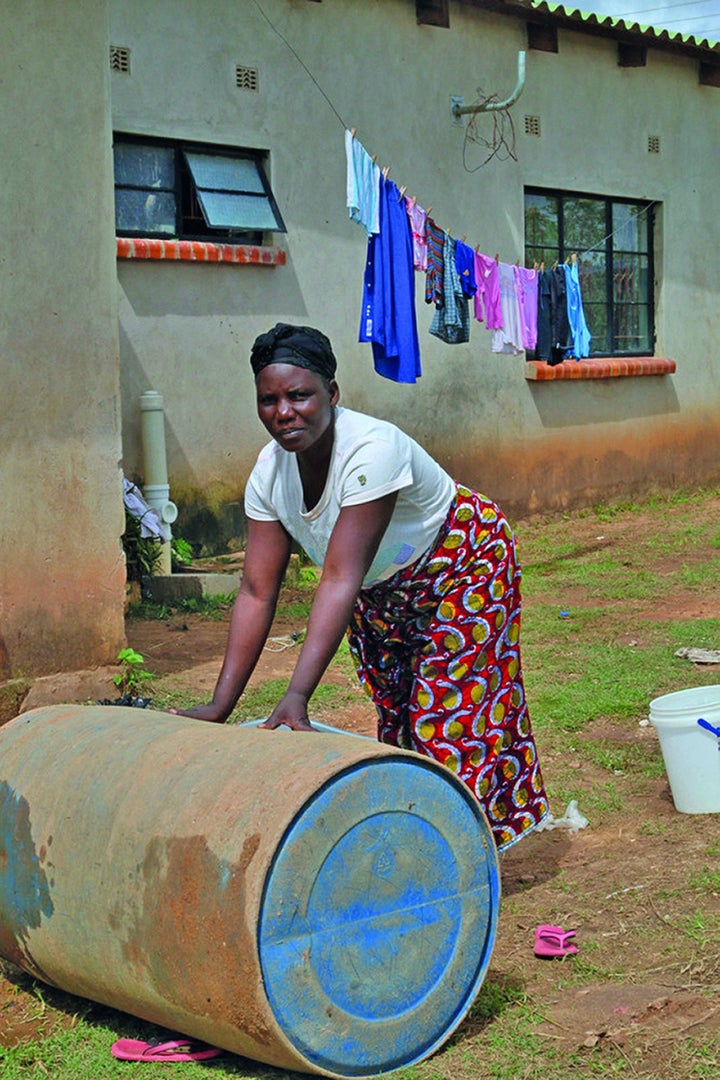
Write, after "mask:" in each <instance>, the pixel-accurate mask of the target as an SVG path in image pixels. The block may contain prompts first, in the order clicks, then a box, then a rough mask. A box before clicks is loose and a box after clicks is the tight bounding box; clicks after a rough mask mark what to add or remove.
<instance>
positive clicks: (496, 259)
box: [495, 251, 500, 266]
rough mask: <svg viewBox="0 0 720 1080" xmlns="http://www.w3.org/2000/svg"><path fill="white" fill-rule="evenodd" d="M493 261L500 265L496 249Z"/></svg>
mask: <svg viewBox="0 0 720 1080" xmlns="http://www.w3.org/2000/svg"><path fill="white" fill-rule="evenodd" d="M495 262H496V263H497V264H498V266H499V265H500V255H499V253H498V252H497V251H496V252H495Z"/></svg>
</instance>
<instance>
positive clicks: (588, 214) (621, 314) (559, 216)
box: [525, 188, 655, 356]
mask: <svg viewBox="0 0 720 1080" xmlns="http://www.w3.org/2000/svg"><path fill="white" fill-rule="evenodd" d="M652 237H653V211H652V204H651V203H647V202H639V201H631V200H625V199H611V198H607V197H602V196H590V195H574V194H565V193H560V192H554V191H540V190H538V189H532V188H529V189H527V190H526V192H525V261H526V265H527V266H534V265H535V264H539V263H544V265H545V268H546V269H549V268H550V267H552V265H553V264H554V263H561V262H565V261H566V260H567V259H569V258H570V257H571V256H572V255H577V260H578V270H579V274H580V287H581V291H582V301H583V310H584V312H585V320H586V322H587V325H588V329H589V330H590V333H591V334H592V339H591V342H590V355H591V356H633V355H635V356H637V355H652V353H653V351H654V346H655V329H654V307H653V280H654V274H653V247H652Z"/></svg>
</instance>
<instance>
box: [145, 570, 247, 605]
mask: <svg viewBox="0 0 720 1080" xmlns="http://www.w3.org/2000/svg"><path fill="white" fill-rule="evenodd" d="M241 580H242V579H241V575H240V574H184V573H183V574H158V575H157V576H156V577H153V578H151V579H150V593H151V595H152V599H153V601H154V602H155V603H156V604H163V603H171V602H173V601H177V600H188V599H191V598H192V599H196V600H200V599H203V598H204V597H208V596H230V595H231V594H232V593H234V592H237V590H238V589H239V588H240V581H241ZM146 599H149V597H146Z"/></svg>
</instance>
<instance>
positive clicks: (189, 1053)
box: [110, 1039, 222, 1061]
mask: <svg viewBox="0 0 720 1080" xmlns="http://www.w3.org/2000/svg"><path fill="white" fill-rule="evenodd" d="M110 1052H111V1053H112V1055H113V1057H116V1058H119V1059H120V1060H121V1061H205V1060H206V1058H214V1057H217V1056H218V1054H222V1050H218V1048H217V1047H216V1046H208V1045H207V1044H206V1043H200V1042H195V1041H194V1040H192V1039H171V1040H170V1041H169V1042H158V1043H149V1042H143V1041H142V1040H141V1039H118V1041H117V1042H115V1043H113V1045H112V1046H111V1048H110Z"/></svg>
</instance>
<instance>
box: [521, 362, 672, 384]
mask: <svg viewBox="0 0 720 1080" xmlns="http://www.w3.org/2000/svg"><path fill="white" fill-rule="evenodd" d="M674 371H675V361H674V360H661V359H659V358H658V357H656V356H626V357H622V358H620V357H606V358H603V357H599V358H598V359H597V360H563V361H562V363H560V364H555V365H554V366H551V365H550V364H546V363H545V361H544V360H528V361H526V362H525V378H526V379H532V380H537V381H539V382H549V381H551V380H554V379H615V378H617V377H618V376H622V375H672V374H673V373H674Z"/></svg>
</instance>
